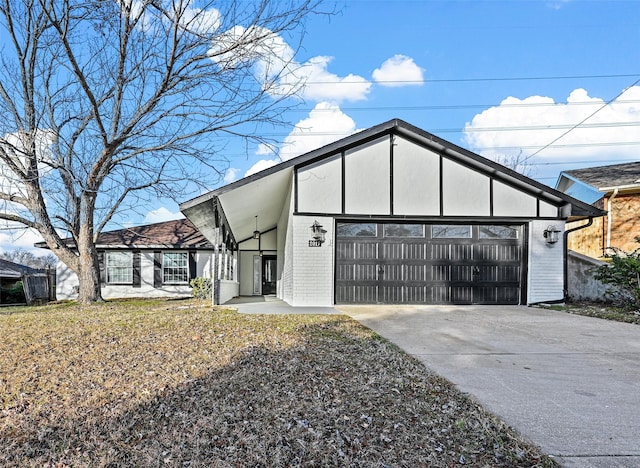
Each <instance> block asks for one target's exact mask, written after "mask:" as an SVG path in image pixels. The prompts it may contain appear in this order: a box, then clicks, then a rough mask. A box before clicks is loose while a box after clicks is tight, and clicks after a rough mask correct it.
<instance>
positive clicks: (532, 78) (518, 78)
mask: <svg viewBox="0 0 640 468" xmlns="http://www.w3.org/2000/svg"><path fill="white" fill-rule="evenodd" d="M638 75H640V73H630V74H618V75H557V76H512V77H484V78H429V79H422V80H375V81H373V83H384V84H403V83H404V84H427V83H477V82H486V81H544V80H583V79H603V78H634V77H637V76H638ZM304 83H305V84H311V85H316V84H321V85H361V84H364V83H372V82H371V81H369V80H340V81H305V82H304Z"/></svg>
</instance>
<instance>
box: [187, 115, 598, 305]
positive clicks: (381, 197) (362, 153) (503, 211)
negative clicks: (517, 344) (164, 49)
mask: <svg viewBox="0 0 640 468" xmlns="http://www.w3.org/2000/svg"><path fill="white" fill-rule="evenodd" d="M180 209H181V210H182V212H183V213H184V214H185V215H186V216H187V218H188V219H190V220H191V221H192V222H193V224H194V225H195V226H196V227H197V228H198V229H199V230H200V231H201V232H202V233H203V234H204V236H206V237H207V238H209V239H214V238H215V236H221V238H222V239H223V241H224V248H223V249H222V250H221V252H220V254H221V255H223V256H224V258H225V260H224V263H225V264H226V263H231V264H233V265H237V268H235V269H234V270H233V274H232V276H231V277H230V278H229V279H228V280H226V281H225V284H224V287H221V288H220V294H219V297H218V300H219V301H220V302H221V303H223V302H224V301H226V300H228V299H230V298H231V297H233V296H234V295H242V296H244V295H247V296H251V295H266V294H275V295H276V296H277V297H279V298H281V299H283V300H284V301H286V302H287V303H289V304H291V305H293V306H303V305H315V306H329V305H333V304H354V303H355V304H358V303H364V304H375V303H391V304H414V303H415V304H531V303H539V302H553V301H562V300H563V299H564V297H565V289H566V286H565V284H566V270H565V264H566V263H565V256H566V250H565V248H566V246H565V241H564V235H563V234H564V232H565V224H566V222H567V221H570V220H579V219H588V218H593V217H597V216H602V214H603V213H602V211H601V210H599V209H598V208H596V207H594V206H592V205H590V204H588V203H585V202H582V201H580V200H577V199H575V198H573V197H571V196H569V195H567V194H564V193H561V192H559V191H557V190H554V189H552V188H550V187H547V186H545V185H543V184H540V183H538V182H536V181H534V180H532V179H529V178H527V177H525V176H523V175H521V174H519V173H516V172H514V171H512V170H510V169H508V168H506V167H504V166H502V165H500V164H497V163H495V162H493V161H490V160H488V159H485V158H483V157H481V156H479V155H477V154H475V153H472V152H470V151H468V150H465V149H463V148H460V147H458V146H456V145H454V144H452V143H450V142H448V141H445V140H443V139H441V138H438V137H436V136H435V135H432V134H430V133H428V132H426V131H424V130H421V129H419V128H416V127H414V126H412V125H410V124H408V123H406V122H403V121H401V120H391V121H388V122H386V123H383V124H380V125H377V126H375V127H372V128H369V129H368V130H364V131H362V132H360V133H357V134H355V135H352V136H349V137H347V138H344V139H342V140H340V141H337V142H335V143H332V144H330V145H327V146H325V147H322V148H320V149H317V150H315V151H311V152H309V153H306V154H304V155H301V156H298V157H296V158H294V159H291V160H288V161H285V162H282V163H280V164H278V165H276V166H274V167H271V168H269V169H266V170H264V171H262V172H259V173H257V174H254V175H252V176H249V177H246V178H244V179H241V180H238V181H236V182H233V183H231V184H229V185H226V186H223V187H220V188H218V189H216V190H213V191H211V192H209V193H206V194H203V195H201V196H199V197H197V198H194V199H192V200H190V201H187V202H185V203H183V204H181V205H180Z"/></svg>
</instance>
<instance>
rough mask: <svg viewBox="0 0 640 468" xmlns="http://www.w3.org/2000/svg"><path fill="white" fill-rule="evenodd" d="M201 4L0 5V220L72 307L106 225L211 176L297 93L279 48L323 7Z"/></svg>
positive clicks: (124, 0) (89, 290)
mask: <svg viewBox="0 0 640 468" xmlns="http://www.w3.org/2000/svg"><path fill="white" fill-rule="evenodd" d="M206 1H208V3H206V4H198V5H196V4H195V0H86V1H82V0H0V43H1V44H5V46H4V48H3V50H2V51H1V54H2V58H1V59H0V60H1V62H0V116H1V118H0V201H2V203H4V206H3V207H2V208H3V209H2V210H1V211H0V219H3V220H5V221H6V222H8V223H14V224H19V225H22V226H27V227H29V228H33V229H36V230H37V231H38V232H39V233H40V234H41V235H42V237H43V238H44V240H45V242H46V244H47V246H48V247H49V248H50V249H51V250H52V251H53V253H55V255H56V256H57V257H58V258H59V259H60V260H61V261H63V262H64V263H65V264H66V265H67V266H68V267H69V268H70V269H71V270H73V271H74V272H75V273H76V274H77V275H78V278H79V282H80V292H79V297H78V300H79V301H81V302H93V301H98V300H101V293H100V283H99V266H98V256H97V252H96V248H95V240H96V238H97V236H98V234H99V233H100V232H101V231H102V230H103V228H104V227H105V225H106V224H107V223H108V222H109V221H110V220H112V219H114V217H117V216H118V215H119V214H121V213H123V212H126V210H128V209H131V208H132V207H135V206H136V205H139V204H140V203H141V202H140V200H141V198H142V199H144V197H148V196H150V195H149V194H150V193H152V194H156V195H164V196H170V195H173V196H177V194H178V193H179V192H180V191H181V190H184V189H185V186H186V185H185V181H186V180H187V179H188V178H191V180H196V181H197V180H198V176H200V171H201V170H202V171H203V173H206V174H209V175H208V177H211V175H210V174H214V176H215V174H216V172H214V171H218V172H217V174H218V175H219V174H220V173H221V172H220V171H221V170H223V169H224V166H225V164H226V163H225V160H224V158H223V157H221V156H220V151H221V150H222V149H223V148H224V144H225V141H228V139H229V138H230V137H232V138H242V139H243V140H244V141H245V142H248V141H251V140H253V141H256V142H265V141H264V139H263V138H261V137H260V135H259V133H258V131H257V128H258V126H259V125H263V126H264V125H266V126H267V127H273V126H277V125H280V124H282V123H283V111H284V109H285V108H286V107H287V106H290V105H292V104H294V103H295V100H292V99H290V98H291V96H292V95H294V94H296V92H297V90H298V89H299V87H300V86H301V85H302V84H303V83H302V82H301V81H300V80H299V79H298V77H297V75H298V74H297V70H296V69H295V62H294V61H293V56H294V55H295V54H294V49H291V48H290V47H289V46H288V45H287V44H286V43H285V42H284V40H287V41H294V44H297V45H299V44H300V42H299V41H300V40H301V39H302V36H303V33H304V24H305V19H306V18H307V17H308V16H309V15H310V14H312V13H317V12H319V11H318V10H319V3H320V2H321V1H322V0H301V1H294V0H251V1H245V0H228V1H224V2H218V1H216V2H213V1H212V0H206ZM214 5H215V8H214ZM220 8H223V9H220ZM283 39H284V40H283ZM209 182H210V181H209ZM214 182H215V181H214ZM65 239H67V240H65ZM68 239H71V242H69V241H68Z"/></svg>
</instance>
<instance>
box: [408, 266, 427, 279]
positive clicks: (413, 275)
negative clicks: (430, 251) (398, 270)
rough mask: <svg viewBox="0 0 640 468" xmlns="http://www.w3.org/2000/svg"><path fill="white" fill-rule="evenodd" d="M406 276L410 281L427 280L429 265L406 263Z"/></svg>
mask: <svg viewBox="0 0 640 468" xmlns="http://www.w3.org/2000/svg"><path fill="white" fill-rule="evenodd" d="M405 272H406V278H405V280H406V281H408V282H411V281H420V282H424V281H426V280H427V266H426V265H406V269H405Z"/></svg>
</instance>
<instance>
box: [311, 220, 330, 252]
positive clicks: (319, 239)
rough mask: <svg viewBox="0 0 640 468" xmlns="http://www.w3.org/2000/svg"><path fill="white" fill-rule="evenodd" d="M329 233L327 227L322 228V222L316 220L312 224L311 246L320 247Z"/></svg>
mask: <svg viewBox="0 0 640 468" xmlns="http://www.w3.org/2000/svg"><path fill="white" fill-rule="evenodd" d="M326 233H327V230H326V229H323V228H322V224H320V223H319V222H318V221H314V222H313V224H312V225H311V239H312V240H310V241H309V246H310V247H320V246H321V245H322V244H323V243H324V235H325V234H326Z"/></svg>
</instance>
